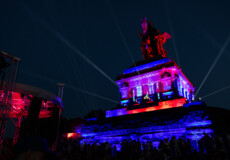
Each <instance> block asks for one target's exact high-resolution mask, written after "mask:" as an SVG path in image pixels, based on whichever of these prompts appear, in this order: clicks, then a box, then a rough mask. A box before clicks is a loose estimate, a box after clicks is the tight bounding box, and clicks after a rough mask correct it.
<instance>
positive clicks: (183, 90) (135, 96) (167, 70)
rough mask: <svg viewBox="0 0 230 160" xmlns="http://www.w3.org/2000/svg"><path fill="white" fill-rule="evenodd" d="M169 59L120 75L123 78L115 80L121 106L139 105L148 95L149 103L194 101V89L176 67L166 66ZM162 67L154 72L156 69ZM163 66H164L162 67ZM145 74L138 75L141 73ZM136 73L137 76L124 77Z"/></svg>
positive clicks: (138, 67) (134, 68) (126, 71)
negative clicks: (174, 100)
mask: <svg viewBox="0 0 230 160" xmlns="http://www.w3.org/2000/svg"><path fill="white" fill-rule="evenodd" d="M168 62H172V61H170V59H169V58H164V59H161V60H158V61H154V62H150V63H147V64H143V65H140V66H137V67H133V68H129V69H127V70H125V71H124V74H123V75H121V76H123V77H124V78H121V79H119V80H117V81H116V82H117V84H118V85H119V87H120V88H119V91H120V94H121V102H120V104H121V105H122V106H127V105H128V104H130V103H140V99H141V98H143V97H145V96H146V95H148V96H149V97H150V99H151V101H157V100H167V99H172V98H178V97H181V98H186V99H187V100H188V101H189V102H191V101H192V100H193V99H194V91H195V89H194V87H193V85H192V84H191V82H189V80H188V79H187V78H186V77H185V75H184V74H183V73H182V72H181V69H179V68H178V66H177V65H176V64H175V65H171V66H167V64H168ZM159 65H161V66H162V67H161V68H160V69H157V70H155V68H156V67H159ZM164 65H165V66H164ZM145 70H148V71H147V72H143V73H140V72H141V71H145ZM135 71H138V72H139V74H138V73H137V72H136V74H134V75H132V76H126V75H129V74H131V73H134V72H135Z"/></svg>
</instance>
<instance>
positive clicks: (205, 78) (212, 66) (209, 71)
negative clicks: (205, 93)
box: [195, 36, 230, 97]
mask: <svg viewBox="0 0 230 160" xmlns="http://www.w3.org/2000/svg"><path fill="white" fill-rule="evenodd" d="M229 40H230V36H228V38H227V40H226V41H225V43H224V45H223V47H222V48H221V50H220V52H219V54H218V55H217V57H216V59H215V60H214V62H213V63H212V65H211V67H210V69H209V70H208V72H207V74H206V75H205V77H204V79H203V81H202V83H201V84H200V86H199V88H198V90H197V92H196V94H195V97H196V95H197V94H198V93H199V91H200V89H201V87H202V86H203V84H204V83H205V81H206V80H207V78H208V76H209V74H210V73H211V72H212V70H213V68H214V67H215V65H216V63H217V61H218V60H219V58H220V56H221V55H222V53H223V52H224V50H225V48H226V47H227V45H228V43H229Z"/></svg>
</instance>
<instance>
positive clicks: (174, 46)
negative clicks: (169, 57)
mask: <svg viewBox="0 0 230 160" xmlns="http://www.w3.org/2000/svg"><path fill="white" fill-rule="evenodd" d="M164 3H165V10H166V13H167V20H168V24H169V30H170V32H171V34H172V41H173V48H174V51H175V53H176V59H177V63H178V66H179V67H181V65H180V60H179V56H178V50H177V45H176V39H175V34H174V32H173V27H172V22H171V18H170V13H169V7H168V2H167V0H164Z"/></svg>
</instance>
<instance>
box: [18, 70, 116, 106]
mask: <svg viewBox="0 0 230 160" xmlns="http://www.w3.org/2000/svg"><path fill="white" fill-rule="evenodd" d="M21 72H22V73H25V74H27V75H30V76H33V77H36V78H39V79H42V80H45V81H49V82H51V83H55V84H57V83H58V81H55V80H53V79H50V78H48V77H46V76H41V75H39V74H35V73H31V72H28V71H26V70H21ZM65 86H66V87H68V88H71V89H74V90H77V91H80V92H82V93H86V94H89V95H91V96H94V97H97V98H101V99H104V100H108V101H110V102H113V103H116V104H119V102H117V101H114V100H112V99H109V98H106V97H104V96H100V95H98V94H95V93H92V92H89V91H86V90H83V89H80V88H77V87H75V86H73V85H69V84H65Z"/></svg>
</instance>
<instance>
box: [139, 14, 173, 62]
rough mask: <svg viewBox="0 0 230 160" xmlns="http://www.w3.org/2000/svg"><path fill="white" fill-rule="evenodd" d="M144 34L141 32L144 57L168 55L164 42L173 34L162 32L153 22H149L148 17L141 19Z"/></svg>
mask: <svg viewBox="0 0 230 160" xmlns="http://www.w3.org/2000/svg"><path fill="white" fill-rule="evenodd" d="M141 22H142V23H141V27H142V34H141V33H139V32H138V33H139V35H140V37H141V38H142V43H141V44H142V45H141V50H142V52H143V57H144V59H148V58H152V57H156V56H157V57H166V54H167V51H166V50H165V49H164V48H163V44H164V43H165V42H166V40H167V39H169V38H171V36H170V35H169V34H168V33H166V32H164V33H160V32H159V30H158V29H156V28H153V27H152V23H151V22H148V23H147V18H145V19H142V21H141Z"/></svg>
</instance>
